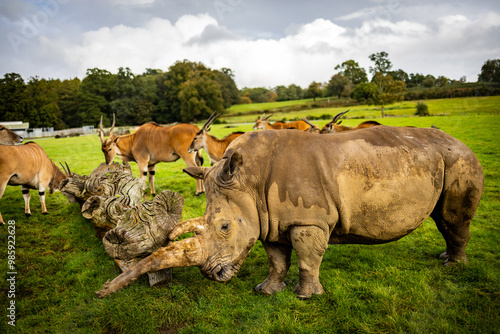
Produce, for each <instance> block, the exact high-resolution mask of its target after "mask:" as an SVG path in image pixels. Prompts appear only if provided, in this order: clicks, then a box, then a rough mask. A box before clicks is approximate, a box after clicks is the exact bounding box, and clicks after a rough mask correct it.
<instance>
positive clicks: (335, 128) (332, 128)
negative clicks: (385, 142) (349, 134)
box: [320, 110, 381, 134]
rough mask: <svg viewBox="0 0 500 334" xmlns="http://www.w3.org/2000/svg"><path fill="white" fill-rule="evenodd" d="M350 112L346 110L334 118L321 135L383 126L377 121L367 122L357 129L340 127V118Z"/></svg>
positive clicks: (322, 130)
mask: <svg viewBox="0 0 500 334" xmlns="http://www.w3.org/2000/svg"><path fill="white" fill-rule="evenodd" d="M348 111H349V110H346V111H344V112H341V113H339V114H337V115H335V117H334V118H333V120H332V121H331V122H328V123H327V124H326V125H325V126H324V127H323V128H322V129H321V131H320V133H323V134H324V133H335V132H343V131H349V130H357V129H364V128H370V127H372V126H377V125H381V124H380V123H379V122H376V121H366V122H362V123H360V124H359V125H358V126H357V127H355V128H351V127H348V126H344V125H340V123H342V121H340V122H337V121H338V120H339V118H340V117H342V116H343V115H344V114H345V113H346V112H348Z"/></svg>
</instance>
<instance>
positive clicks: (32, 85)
mask: <svg viewBox="0 0 500 334" xmlns="http://www.w3.org/2000/svg"><path fill="white" fill-rule="evenodd" d="M369 58H370V60H371V61H372V62H373V66H370V68H369V73H370V74H371V75H372V77H371V80H368V73H367V72H366V70H365V69H364V68H362V67H360V66H359V64H358V63H357V62H356V61H354V60H347V61H344V62H343V63H341V64H339V65H337V66H336V67H335V68H334V69H335V70H336V71H337V72H336V73H335V74H334V75H333V76H332V77H331V79H330V80H329V81H328V82H327V83H318V82H312V83H311V84H310V85H309V86H308V87H307V88H305V89H304V88H302V87H300V86H298V85H295V84H291V85H289V86H277V87H275V88H272V89H271V88H264V87H257V88H246V87H245V88H243V89H241V90H238V88H237V87H236V84H235V82H234V74H233V72H232V70H231V69H229V68H222V69H220V70H213V69H210V68H208V67H206V66H205V65H203V64H202V63H199V62H191V61H188V60H184V61H178V62H176V63H175V64H174V65H172V66H170V67H169V69H168V70H167V71H165V72H164V71H162V70H160V69H147V70H146V71H145V72H144V73H142V74H140V75H135V74H133V73H132V72H131V70H130V69H129V68H123V67H120V68H119V69H118V72H117V73H116V74H113V73H111V72H109V71H107V70H104V69H99V68H93V69H88V70H87V72H86V76H85V77H84V78H83V79H82V80H80V79H79V78H74V79H69V80H59V79H43V78H39V77H31V78H29V79H28V80H27V81H25V80H24V79H23V78H22V77H21V76H20V75H19V74H17V73H8V74H5V75H4V78H3V79H0V120H2V121H25V122H29V123H30V127H32V128H38V127H54V128H55V129H56V130H58V129H64V128H71V127H80V126H82V125H94V126H95V125H97V124H98V122H99V120H100V117H101V115H103V116H104V124H105V125H110V124H111V120H112V115H113V114H116V122H117V123H116V124H117V125H118V126H120V125H132V124H137V125H138V124H143V123H145V122H148V121H155V122H158V123H162V124H166V123H173V122H192V121H196V120H201V119H206V118H208V117H209V116H210V115H211V114H212V113H213V112H215V111H218V112H221V111H223V110H224V109H226V108H229V107H230V106H231V105H234V104H238V103H258V102H273V101H286V100H298V99H303V98H313V99H316V98H318V97H336V98H339V99H340V98H348V99H353V100H354V101H357V103H367V104H374V105H379V106H381V111H382V116H383V115H384V106H385V105H389V104H391V103H394V102H396V101H400V100H403V99H426V98H443V97H462V96H474V95H476V96H477V95H496V94H500V87H499V86H498V83H500V59H494V60H487V61H486V62H485V63H484V65H483V67H482V69H481V74H480V75H479V76H478V82H483V83H496V84H495V85H494V86H480V87H479V88H477V87H469V88H467V87H465V88H464V87H461V88H459V89H457V88H449V87H455V86H454V84H456V83H457V82H458V83H460V82H462V83H463V82H465V78H462V79H460V80H459V81H455V80H450V79H448V78H446V77H444V76H438V77H437V78H436V77H434V76H432V75H423V74H418V73H417V74H413V73H412V74H407V73H406V72H404V71H403V70H401V69H399V70H393V69H392V62H391V61H390V60H389V55H388V54H387V53H386V52H383V51H382V52H379V53H375V54H372V55H370V57H369Z"/></svg>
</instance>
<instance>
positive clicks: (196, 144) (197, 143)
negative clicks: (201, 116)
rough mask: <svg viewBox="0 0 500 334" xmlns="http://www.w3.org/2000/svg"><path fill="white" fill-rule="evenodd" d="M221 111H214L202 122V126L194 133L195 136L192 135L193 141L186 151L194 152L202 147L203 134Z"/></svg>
mask: <svg viewBox="0 0 500 334" xmlns="http://www.w3.org/2000/svg"><path fill="white" fill-rule="evenodd" d="M221 114H222V113H218V114H217V112H214V113H213V114H212V115H210V117H209V118H208V120H207V121H206V122H205V124H203V126H202V128H201V129H200V130H199V131H198V132H197V133H196V136H194V138H193V141H192V142H191V145H189V148H188V152H189V153H195V152H197V151H198V150H201V148H202V147H203V142H204V138H205V135H206V134H208V133H209V132H210V129H211V128H210V126H211V125H212V123H213V122H214V121H215V119H216V118H217V117H219V116H220V115H221Z"/></svg>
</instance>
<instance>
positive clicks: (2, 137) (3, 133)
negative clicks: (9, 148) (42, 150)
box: [0, 124, 23, 145]
mask: <svg viewBox="0 0 500 334" xmlns="http://www.w3.org/2000/svg"><path fill="white" fill-rule="evenodd" d="M22 141H23V137H21V136H20V135H18V134H17V133H15V132H14V131H12V130H10V129H8V128H7V127H5V125H2V124H0V145H19V144H21V143H22Z"/></svg>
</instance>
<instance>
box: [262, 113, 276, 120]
mask: <svg viewBox="0 0 500 334" xmlns="http://www.w3.org/2000/svg"><path fill="white" fill-rule="evenodd" d="M272 115H274V114H271V115H269V116H267V117H266V118H264V120H268V119H269V118H271V116H272Z"/></svg>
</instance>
